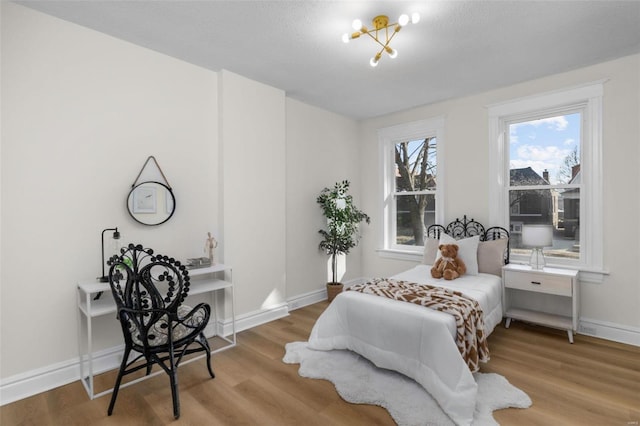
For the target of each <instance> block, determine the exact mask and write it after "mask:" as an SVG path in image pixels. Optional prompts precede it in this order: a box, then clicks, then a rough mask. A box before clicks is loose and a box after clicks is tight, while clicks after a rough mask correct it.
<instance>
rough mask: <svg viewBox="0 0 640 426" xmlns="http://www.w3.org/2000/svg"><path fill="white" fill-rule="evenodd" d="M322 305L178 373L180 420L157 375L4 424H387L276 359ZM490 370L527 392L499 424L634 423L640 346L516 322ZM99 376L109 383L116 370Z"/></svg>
mask: <svg viewBox="0 0 640 426" xmlns="http://www.w3.org/2000/svg"><path fill="white" fill-rule="evenodd" d="M326 306H327V304H326V302H323V303H318V304H315V305H312V306H308V307H305V308H302V309H298V310H295V311H293V312H291V315H290V316H289V317H287V318H284V319H280V320H277V321H273V322H271V323H269V324H265V325H262V326H260V327H256V328H254V329H251V330H247V331H244V332H242V333H240V334H239V335H238V342H239V344H238V346H237V347H235V348H232V349H230V350H228V351H224V352H221V353H218V354H216V355H214V358H213V368H214V370H215V373H216V378H215V379H209V376H208V374H207V370H206V367H205V364H204V360H200V361H196V362H193V363H191V364H188V365H185V366H183V367H181V368H180V372H179V383H180V401H181V408H182V416H181V417H180V419H179V420H177V421H173V417H172V411H171V394H170V390H169V383H168V378H167V376H166V375H164V374H162V375H159V376H157V377H154V378H151V379H149V380H146V381H143V382H141V383H138V384H135V385H133V386H130V387H127V388H125V389H122V390H121V391H120V395H119V396H118V401H117V402H116V406H115V410H114V413H113V415H112V416H111V417H108V416H107V405H108V403H109V396H104V397H101V398H98V399H95V400H93V401H90V400H89V399H88V397H87V394H86V393H85V391H84V388H83V387H82V385H81V384H80V382H75V383H72V384H69V385H66V386H63V387H60V388H57V389H54V390H52V391H49V392H45V393H43V394H39V395H35V396H33V397H30V398H27V399H24V400H21V401H18V402H15V403H13V404H8V405H5V406H3V407H1V408H0V424H1V425H2V426H10V425H38V426H43V425H65V426H75V425H82V426H84V425H118V426H125V425H145V426H147V425H164V424H170V423H174V424H176V425H234V426H235V425H305V426H311V425H393V424H394V423H393V421H392V420H391V418H390V417H389V415H388V414H387V412H386V411H385V410H384V409H382V408H379V407H375V406H370V405H355V404H349V403H347V402H344V401H343V400H342V399H340V397H339V396H338V394H337V393H336V392H335V389H334V388H333V385H332V384H331V383H329V382H327V381H324V380H312V379H305V378H301V377H299V376H298V374H297V369H298V366H297V365H287V364H284V363H283V362H282V361H281V360H282V357H283V355H284V345H285V343H287V342H291V341H302V340H307V338H308V336H309V333H310V331H311V328H312V326H313V324H314V322H315V320H316V318H317V317H318V316H319V315H320V313H321V312H322V311H323V310H324V309H325V308H326ZM489 347H490V350H491V361H490V362H489V363H488V364H485V365H484V367H483V369H482V371H484V372H496V373H500V374H502V375H504V376H505V377H507V379H508V380H509V381H510V382H511V383H513V384H514V385H516V386H518V387H519V388H520V389H522V390H524V391H525V392H527V393H528V394H529V396H530V397H531V399H532V400H533V406H532V407H531V408H528V409H524V410H519V409H507V410H501V411H496V412H495V413H494V417H495V418H496V420H497V421H498V422H499V423H500V424H502V425H545V426H546V425H625V426H628V425H638V422H639V421H640V348H638V347H634V346H628V345H622V344H617V343H613V342H609V341H605V340H599V339H594V338H589V337H584V336H579V335H578V336H576V339H575V343H574V344H573V345H571V344H569V343H568V341H567V339H566V334H565V333H563V332H560V331H554V330H550V329H546V328H543V327H535V326H530V325H526V324H523V323H519V322H516V323H514V324H512V326H511V328H509V329H508V330H507V329H505V328H504V327H503V326H498V327H497V328H496V330H495V331H494V332H493V334H492V335H491V336H490V338H489ZM104 376H105V377H103V378H102V379H103V380H104V382H106V383H113V376H114V375H113V373H107V374H105V375H104Z"/></svg>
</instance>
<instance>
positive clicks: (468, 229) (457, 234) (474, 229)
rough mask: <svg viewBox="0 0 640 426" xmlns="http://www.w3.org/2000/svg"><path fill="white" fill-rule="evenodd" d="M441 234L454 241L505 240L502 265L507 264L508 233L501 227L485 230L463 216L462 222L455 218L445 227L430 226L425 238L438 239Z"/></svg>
mask: <svg viewBox="0 0 640 426" xmlns="http://www.w3.org/2000/svg"><path fill="white" fill-rule="evenodd" d="M442 233H445V234H448V235H450V236H451V237H453V238H455V239H456V240H459V239H461V238H468V237H473V236H475V235H479V236H480V241H493V240H499V239H502V238H506V239H507V249H506V250H505V254H504V264H505V265H506V264H508V263H509V231H507V230H506V229H505V228H503V227H501V226H492V227H491V228H488V229H486V230H485V228H484V226H483V225H482V224H481V223H480V222H476V221H475V220H473V218H472V219H471V220H468V219H467V215H464V217H463V219H462V220H460V219H458V218H456V220H454V221H453V222H451V223H449V224H448V225H447V226H442V225H431V226H429V227H428V228H427V238H435V239H440V235H442Z"/></svg>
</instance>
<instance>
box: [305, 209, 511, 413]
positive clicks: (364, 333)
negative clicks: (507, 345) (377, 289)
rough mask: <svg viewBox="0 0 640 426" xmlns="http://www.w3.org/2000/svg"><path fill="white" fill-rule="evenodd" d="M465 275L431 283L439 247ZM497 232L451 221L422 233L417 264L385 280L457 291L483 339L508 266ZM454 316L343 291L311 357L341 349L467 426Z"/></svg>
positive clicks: (468, 378)
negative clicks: (410, 385)
mask: <svg viewBox="0 0 640 426" xmlns="http://www.w3.org/2000/svg"><path fill="white" fill-rule="evenodd" d="M454 240H455V242H456V243H457V244H458V245H459V246H460V250H459V253H458V255H459V256H460V257H461V258H462V259H463V261H464V262H465V264H466V265H467V273H466V274H465V275H463V276H461V277H460V278H457V279H455V280H452V281H446V280H443V279H439V280H436V279H433V278H431V273H430V269H431V264H432V263H433V262H434V261H435V259H436V256H437V246H438V244H439V243H450V242H452V241H454ZM508 245H509V233H508V232H507V230H505V229H504V228H500V227H492V228H488V229H486V230H485V228H484V226H483V225H481V224H480V223H478V222H476V221H474V220H473V219H471V220H467V218H466V216H465V217H464V218H463V220H459V219H456V220H455V221H453V222H451V223H449V224H448V225H446V226H442V225H432V226H430V227H429V229H428V230H427V238H426V241H425V251H424V259H423V263H422V264H420V265H418V266H416V267H414V268H411V269H409V270H407V271H404V272H401V273H398V274H396V275H394V276H392V277H389V278H390V279H391V280H392V281H401V282H404V283H415V284H427V285H435V286H438V287H444V288H448V289H452V290H457V291H460V292H461V293H463V294H464V295H465V296H468V297H470V298H471V299H474V300H475V301H477V302H478V304H479V305H480V308H481V309H482V312H483V314H484V315H483V317H484V333H485V335H486V336H488V335H489V334H490V333H491V332H492V331H493V329H494V328H495V326H496V325H497V324H499V323H500V321H501V319H502V285H501V268H502V265H504V264H505V263H508V253H509V250H508ZM455 336H456V322H455V320H454V317H453V316H451V315H449V314H447V313H444V312H440V311H436V310H431V309H428V308H425V307H423V306H419V305H416V304H412V303H407V302H404V301H398V300H393V299H389V298H386V297H380V296H377V295H371V294H365V293H361V292H358V291H348V290H347V291H344V292H343V293H341V294H339V295H338V296H337V297H336V298H335V299H334V300H333V302H332V303H331V304H330V305H329V306H328V308H327V309H326V310H325V311H324V312H323V313H322V315H321V316H320V317H319V318H318V321H317V322H316V324H315V325H314V327H313V329H312V331H311V335H310V338H309V347H310V348H312V349H316V350H333V349H348V350H351V351H354V352H356V353H358V354H360V355H361V356H363V357H365V358H367V359H369V360H370V361H371V362H373V363H374V364H375V365H377V366H378V367H380V368H386V369H390V370H395V371H398V372H400V373H402V374H404V375H406V376H408V377H411V378H412V379H414V380H415V381H416V382H418V383H419V384H420V385H422V386H423V387H424V388H425V389H426V390H427V391H428V392H429V393H430V394H431V396H432V397H433V398H434V399H435V400H436V401H437V402H438V404H439V405H440V406H441V408H442V409H443V410H444V411H445V412H446V413H447V414H448V415H449V417H451V419H452V420H453V421H454V422H455V423H456V424H470V423H471V421H472V419H473V411H474V409H475V405H476V404H475V402H476V394H477V385H476V382H475V380H474V378H473V374H472V371H471V370H470V368H469V366H468V365H467V362H466V361H465V360H464V359H463V357H462V355H461V352H460V350H459V348H458V345H457V344H456V341H455V338H456V337H455Z"/></svg>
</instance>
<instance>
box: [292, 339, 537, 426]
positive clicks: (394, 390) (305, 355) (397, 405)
mask: <svg viewBox="0 0 640 426" xmlns="http://www.w3.org/2000/svg"><path fill="white" fill-rule="evenodd" d="M285 349H286V354H285V356H284V358H283V360H282V361H283V362H285V363H287V364H300V369H299V370H298V373H299V374H300V376H302V377H308V378H311V379H325V380H329V381H330V382H332V383H333V384H334V385H335V387H336V390H337V391H338V394H340V396H341V397H342V399H344V400H345V401H348V402H351V403H355V404H372V405H378V406H381V407H383V408H385V409H386V410H387V411H388V412H389V414H390V415H391V417H392V418H393V419H394V420H395V422H396V423H397V424H398V425H401V426H404V425H407V426H409V425H411V426H418V425H429V426H431V425H443V426H444V425H454V423H453V421H452V420H451V419H450V418H449V417H448V416H447V415H446V414H445V413H444V412H443V411H442V409H441V408H440V407H439V406H438V404H437V403H436V402H435V400H434V399H433V398H432V397H431V396H430V395H429V393H427V391H426V390H425V389H424V388H423V387H422V386H420V385H419V384H418V383H416V382H415V381H414V380H412V379H410V378H408V377H407V376H404V375H402V374H400V373H396V372H394V371H391V370H385V369H382V368H377V367H376V366H375V365H374V364H372V363H371V362H370V361H369V360H367V359H366V358H363V357H361V356H360V355H358V354H356V353H355V352H351V351H343V350H333V351H315V350H312V349H309V348H308V347H307V342H293V343H287V345H286V347H285ZM473 376H474V378H475V379H476V382H477V383H478V400H477V401H476V411H475V413H474V415H473V425H476V426H480V425H482V426H484V425H497V424H498V423H496V421H495V419H494V418H493V415H492V413H493V411H494V410H499V409H502V408H509V407H515V408H527V407H530V406H531V399H530V398H529V396H528V395H527V394H526V393H524V392H523V391H521V390H520V389H518V388H516V387H515V386H513V385H512V384H511V383H509V382H508V381H507V379H505V378H504V377H503V376H501V375H499V374H495V373H475V374H474V375H473Z"/></svg>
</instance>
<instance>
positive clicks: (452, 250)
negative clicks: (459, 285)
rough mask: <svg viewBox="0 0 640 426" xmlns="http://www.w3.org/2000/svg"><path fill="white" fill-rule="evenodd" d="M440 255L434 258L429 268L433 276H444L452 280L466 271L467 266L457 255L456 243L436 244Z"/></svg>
mask: <svg viewBox="0 0 640 426" xmlns="http://www.w3.org/2000/svg"><path fill="white" fill-rule="evenodd" d="M438 249H439V250H440V254H441V256H440V257H439V258H438V259H437V260H436V263H435V265H433V267H432V268H431V276H432V277H433V278H444V279H445V280H454V279H456V278H458V277H459V276H461V275H464V273H465V272H467V267H466V265H465V264H464V262H463V261H462V259H460V258H459V257H458V245H457V244H440V245H439V246H438Z"/></svg>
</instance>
